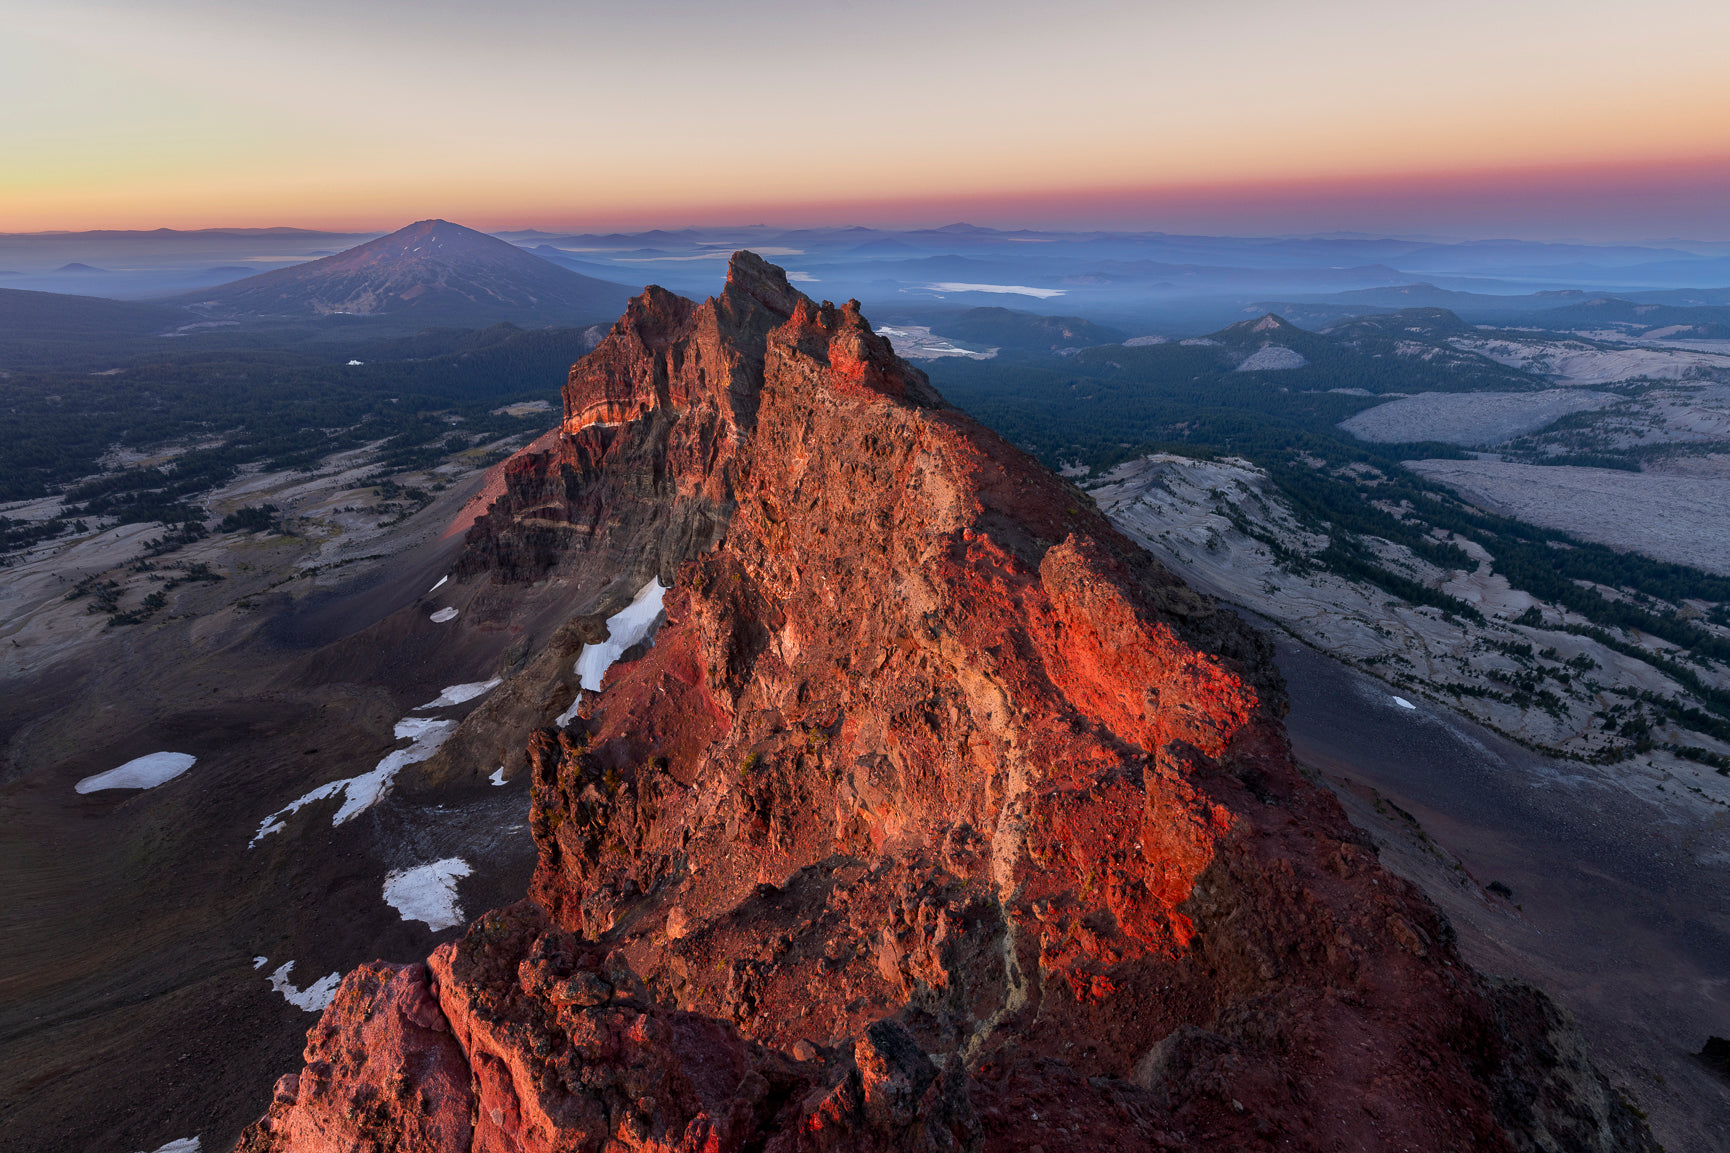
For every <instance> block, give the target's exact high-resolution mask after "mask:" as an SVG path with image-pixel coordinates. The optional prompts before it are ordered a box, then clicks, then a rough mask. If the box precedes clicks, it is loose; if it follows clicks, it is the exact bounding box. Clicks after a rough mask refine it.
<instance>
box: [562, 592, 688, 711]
mask: <svg viewBox="0 0 1730 1153" xmlns="http://www.w3.org/2000/svg"><path fill="white" fill-rule="evenodd" d="M666 595H667V590H666V589H665V588H663V587H662V585H661V581H660V579H659V578H658V577H650V578H649V583H648V584H646V585H644V586H643V587H642V588H641V589H639V590H638V591H637V595H636V597H635V599H633V600H632V601H631V603H630V604H628V605H626V606H625V607H624V608H622V609H620V610H619V611H618V612H616V613H614V614H613V615H612V616H610V617H608V618H607V639H606V640H604V641H602V642H601V643H600V644H597V645H584V646H583V651H582V652H581V653H579V654H578V656H577V663H576V669H575V671H576V674H577V680H578V681H579V682H580V683H581V684H582V686H583V688H585V689H587V690H589V691H590V692H591V693H593V692H599V691H600V688H601V678H602V677H603V676H604V675H606V672H607V670H608V669H609V668H611V667H612V664H613V662H614V661H616V660H618V659H619V657H620V656H622V655H623V654H624V651H625V650H626V649H628V648H630V647H631V646H632V645H634V644H636V643H637V642H638V641H640V640H642V639H643V638H644V637H645V636H647V635H648V633H649V629H650V628H651V627H652V626H653V625H654V623H655V619H656V618H657V617H659V616H660V615H661V600H662V598H663V597H665V596H666ZM571 707H572V708H575V707H576V703H575V702H572V705H571ZM561 723H568V722H561Z"/></svg>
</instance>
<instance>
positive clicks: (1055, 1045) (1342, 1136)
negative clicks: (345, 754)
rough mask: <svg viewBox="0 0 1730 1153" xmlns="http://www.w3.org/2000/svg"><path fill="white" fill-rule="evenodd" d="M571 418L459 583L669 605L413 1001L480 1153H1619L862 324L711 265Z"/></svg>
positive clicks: (1270, 716)
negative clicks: (596, 560) (469, 1113)
mask: <svg viewBox="0 0 1730 1153" xmlns="http://www.w3.org/2000/svg"><path fill="white" fill-rule="evenodd" d="M565 402H566V423H565V426H564V430H563V433H562V435H561V437H560V438H559V442H558V444H557V445H556V446H553V447H551V448H549V449H547V450H546V451H544V452H541V453H538V454H535V455H532V456H528V457H524V458H521V459H519V461H517V462H516V463H515V465H514V466H513V471H512V472H510V473H509V474H508V480H507V489H506V494H505V496H504V497H503V498H501V500H500V501H499V503H498V504H497V505H495V506H494V509H493V511H492V512H491V513H490V514H489V515H488V517H487V518H485V519H484V520H483V521H482V522H480V523H479V524H478V525H477V528H476V530H475V531H474V533H473V534H472V535H471V545H472V548H473V552H472V553H471V559H470V561H469V562H468V563H469V564H470V565H471V566H474V567H475V568H476V569H477V570H478V568H480V567H484V566H486V565H489V564H490V565H493V566H494V569H495V571H496V572H498V573H499V574H500V576H501V579H506V580H514V579H523V578H524V577H525V576H532V575H533V573H534V572H535V571H546V570H547V569H548V568H549V567H551V566H553V565H560V564H566V563H568V560H567V559H564V558H567V557H568V555H569V550H573V549H584V548H601V549H606V548H611V547H616V546H615V545H612V544H608V543H607V542H608V541H613V542H617V541H619V540H624V539H627V538H629V539H644V537H645V534H647V536H648V537H650V538H653V540H654V541H655V545H654V547H655V548H657V549H659V550H660V552H659V553H658V554H657V555H658V556H659V557H660V559H661V561H664V562H665V563H666V567H668V568H671V567H673V565H674V562H675V561H677V560H681V559H682V560H684V563H683V565H682V567H678V570H677V571H678V580H677V584H676V587H675V588H674V589H673V590H672V591H670V592H669V593H668V594H667V597H666V611H667V620H666V623H665V625H663V626H662V628H661V629H660V631H659V633H658V635H657V637H656V638H655V641H654V644H653V646H652V647H651V648H650V649H649V650H648V652H647V653H646V654H645V655H643V656H642V657H641V658H640V659H636V660H633V661H626V662H623V663H620V664H618V665H616V666H614V668H613V669H612V670H611V671H610V673H609V675H608V677H607V680H606V687H605V689H604V690H603V692H602V693H600V694H599V695H598V696H597V697H596V698H595V699H594V700H592V701H591V702H588V703H587V704H586V705H585V707H584V711H583V713H582V715H581V719H580V720H579V721H578V722H577V724H576V725H575V726H573V728H572V729H571V730H569V731H567V732H565V733H555V732H553V731H551V730H547V731H543V732H540V733H537V734H536V735H535V736H534V737H533V738H532V740H531V741H530V743H529V749H528V759H529V763H530V765H531V768H532V772H533V800H532V812H531V828H532V830H533V832H534V836H535V840H536V843H537V845H538V847H539V850H540V863H539V867H538V869H537V871H536V874H535V878H534V881H533V885H532V889H531V894H530V896H531V900H530V901H527V902H524V903H522V904H520V905H517V906H514V907H512V908H511V909H507V910H503V911H500V912H497V913H492V914H488V915H487V916H486V917H483V918H482V919H481V920H480V921H479V922H477V923H476V924H475V925H473V926H471V928H470V929H469V931H468V933H467V935H466V936H465V937H464V938H463V940H462V941H460V942H459V943H457V944H455V945H449V946H445V947H444V948H442V949H441V950H440V951H439V952H438V953H437V954H435V956H434V957H433V959H432V961H431V962H430V965H431V969H432V972H433V974H434V979H435V982H436V986H437V996H438V999H439V1003H440V1005H441V1007H442V1009H443V1013H444V1015H445V1017H446V1018H448V1020H449V1021H450V1022H451V1026H452V1030H453V1035H454V1037H455V1040H456V1042H457V1044H458V1045H459V1046H460V1048H461V1051H462V1053H463V1054H464V1056H465V1058H466V1060H467V1062H468V1067H469V1069H470V1070H471V1075H472V1079H473V1086H474V1089H473V1092H474V1095H475V1100H476V1102H477V1108H476V1121H475V1130H474V1137H473V1145H472V1147H473V1148H474V1149H476V1150H488V1151H492V1150H501V1151H502V1150H517V1149H524V1150H593V1151H596V1153H599V1151H600V1150H602V1149H606V1150H615V1149H619V1150H623V1149H631V1150H635V1149H644V1150H651V1149H652V1150H692V1151H695V1150H699V1149H702V1150H714V1151H716V1153H721V1151H728V1150H735V1149H746V1148H751V1149H764V1150H778V1151H788V1153H791V1151H794V1150H800V1151H803V1150H813V1151H815V1150H840V1149H847V1150H879V1149H880V1150H890V1149H922V1150H923V1149H931V1150H948V1149H985V1150H998V1149H1004V1150H1010V1149H1016V1150H1028V1149H1034V1148H1039V1149H1043V1150H1046V1151H1049V1153H1056V1151H1057V1150H1085V1149H1099V1150H1106V1149H1112V1150H1116V1149H1124V1148H1146V1149H1177V1148H1194V1149H1204V1148H1205V1149H1252V1148H1263V1147H1266V1148H1291V1149H1335V1148H1351V1149H1388V1150H1394V1149H1425V1150H1443V1149H1455V1150H1462V1151H1463V1150H1467V1149H1474V1150H1476V1149H1491V1150H1493V1149H1503V1150H1513V1149H1519V1150H1526V1149H1550V1148H1569V1149H1582V1150H1586V1149H1590V1150H1611V1149H1628V1150H1633V1149H1649V1148H1652V1146H1651V1144H1650V1140H1649V1138H1648V1137H1647V1136H1646V1134H1645V1130H1644V1127H1643V1126H1642V1125H1641V1124H1640V1122H1639V1121H1638V1120H1637V1118H1635V1117H1634V1116H1633V1115H1632V1114H1631V1113H1630V1112H1629V1111H1628V1110H1627V1109H1626V1108H1625V1107H1624V1106H1623V1105H1621V1103H1620V1102H1619V1100H1618V1099H1617V1098H1616V1097H1615V1095H1614V1094H1613V1093H1611V1092H1610V1091H1609V1090H1608V1087H1607V1086H1606V1085H1605V1084H1604V1083H1603V1080H1602V1078H1601V1077H1599V1076H1598V1074H1597V1073H1596V1072H1595V1071H1593V1070H1592V1069H1591V1067H1590V1064H1589V1062H1586V1061H1585V1060H1584V1058H1583V1056H1582V1054H1581V1050H1580V1048H1579V1044H1578V1041H1577V1039H1571V1038H1573V1035H1572V1034H1571V1033H1570V1031H1569V1029H1570V1027H1569V1025H1568V1023H1567V1022H1566V1020H1565V1019H1564V1018H1563V1017H1562V1016H1561V1015H1560V1014H1559V1012H1558V1011H1556V1010H1555V1009H1554V1007H1553V1006H1550V1005H1549V1003H1548V1002H1547V1001H1545V1000H1544V999H1543V998H1542V995H1541V994H1537V993H1536V992H1535V991H1531V990H1526V989H1523V988H1520V987H1512V986H1504V985H1500V984H1494V983H1491V982H1488V981H1486V980H1485V979H1484V978H1482V977H1480V976H1479V975H1477V974H1475V973H1474V972H1472V971H1471V970H1470V969H1469V968H1468V967H1466V966H1465V965H1464V964H1463V963H1462V961H1461V960H1460V958H1459V956H1458V954H1457V953H1456V952H1455V950H1454V947H1453V944H1452V934H1451V931H1450V929H1449V927H1448V925H1447V924H1446V922H1445V921H1444V920H1443V919H1442V917H1441V916H1440V914H1439V913H1438V912H1437V911H1436V910H1435V908H1434V907H1433V906H1431V905H1430V904H1429V903H1428V902H1427V901H1425V900H1424V899H1423V898H1422V897H1421V896H1420V895H1419V894H1418V893H1417V892H1416V890H1414V889H1413V888H1412V887H1411V886H1410V885H1408V884H1406V883H1404V882H1402V881H1400V880H1398V879H1397V878H1395V877H1394V876H1392V875H1391V874H1389V873H1388V872H1386V871H1385V870H1384V869H1382V868H1381V867H1380V865H1379V864H1378V863H1377V862H1376V860H1375V857H1374V854H1373V852H1372V851H1370V850H1369V849H1367V848H1366V847H1365V844H1364V842H1363V841H1362V839H1361V838H1360V836H1359V835H1358V834H1357V833H1356V832H1355V831H1354V830H1353V829H1352V827H1351V826H1350V825H1349V824H1348V822H1347V821H1346V819H1345V817H1344V815H1343V813H1342V811H1341V810H1340V808H1339V806H1338V805H1337V803H1336V802H1335V801H1334V799H1333V797H1332V795H1331V794H1329V793H1327V792H1325V791H1324V790H1322V789H1319V788H1317V787H1315V786H1312V785H1310V784H1309V783H1308V782H1306V781H1305V780H1304V779H1303V778H1302V776H1301V775H1300V774H1299V773H1298V772H1297V770H1296V768H1295V767H1294V765H1293V764H1292V760H1291V756H1290V751H1289V746H1288V744H1287V741H1286V738H1285V734H1284V732H1283V730H1282V728H1281V726H1280V724H1279V716H1280V714H1281V712H1282V710H1283V697H1282V686H1281V684H1280V681H1279V678H1278V675H1277V673H1276V672H1275V671H1274V669H1273V665H1272V662H1271V659H1270V649H1269V646H1268V645H1267V643H1266V641H1265V639H1264V638H1262V637H1260V636H1259V635H1258V634H1256V633H1254V632H1253V631H1251V630H1249V629H1248V628H1247V627H1245V626H1244V625H1243V624H1242V623H1241V622H1240V621H1239V620H1238V619H1237V618H1236V617H1235V616H1233V615H1231V614H1229V613H1226V612H1223V611H1221V610H1219V609H1218V608H1217V607H1216V606H1215V605H1214V604H1213V602H1211V601H1210V600H1208V599H1206V598H1204V597H1201V596H1199V595H1197V594H1195V593H1194V592H1192V591H1191V590H1189V589H1188V588H1186V587H1185V586H1184V585H1183V584H1182V583H1181V582H1180V581H1178V580H1177V579H1176V578H1175V577H1174V576H1172V575H1171V574H1170V573H1169V572H1167V571H1166V570H1164V569H1162V568H1160V567H1159V566H1158V565H1157V564H1156V563H1155V562H1153V561H1152V560H1151V559H1150V558H1148V557H1147V556H1146V554H1145V553H1142V552H1141V551H1140V550H1138V549H1137V548H1136V547H1135V546H1134V545H1132V544H1131V543H1130V542H1129V541H1127V540H1126V539H1124V538H1123V537H1122V536H1120V535H1119V534H1118V533H1117V532H1116V531H1115V530H1113V529H1112V528H1111V526H1110V525H1109V524H1108V523H1107V522H1106V520H1105V519H1104V518H1103V517H1102V516H1101V515H1100V514H1099V513H1098V511H1097V510H1096V509H1095V508H1094V507H1093V505H1092V503H1091V501H1090V500H1089V499H1088V498H1087V497H1086V496H1085V495H1083V494H1081V493H1080V492H1078V491H1077V490H1075V489H1074V488H1072V487H1070V486H1069V485H1067V484H1065V483H1064V482H1062V481H1060V480H1059V479H1058V478H1056V477H1054V476H1052V475H1051V474H1050V473H1049V472H1047V471H1045V470H1044V469H1042V468H1040V467H1039V466H1038V465H1037V464H1035V463H1034V462H1032V461H1031V460H1029V459H1028V458H1027V457H1026V456H1025V455H1024V454H1022V453H1021V452H1019V451H1018V450H1016V449H1014V448H1013V447H1011V446H1009V445H1007V444H1006V443H1004V442H1003V441H1002V440H1001V439H999V438H998V437H996V436H994V435H993V434H991V433H990V432H989V431H987V430H985V429H983V428H981V427H980V426H979V425H977V424H976V423H974V422H973V421H972V420H970V419H969V418H967V417H966V416H965V415H963V414H961V413H960V412H958V411H956V410H954V409H952V408H949V407H947V406H945V405H944V404H943V403H942V401H941V399H940V398H939V397H938V396H937V395H936V394H935V393H934V392H933V391H932V390H931V388H930V386H929V384H928V383H927V382H926V380H925V378H924V376H923V375H922V374H921V373H919V372H918V371H917V370H916V369H914V368H912V367H910V366H909V365H907V364H906V363H905V362H903V361H901V360H899V359H898V358H896V357H895V355H894V353H893V350H892V349H891V348H890V346H889V344H888V343H887V342H886V341H884V340H883V339H882V338H881V337H878V336H877V335H875V334H874V333H873V332H872V331H871V329H870V327H869V325H867V324H866V323H865V321H864V320H863V319H862V318H861V317H860V315H859V312H858V309H857V306H856V305H854V304H851V303H849V304H848V305H847V306H845V307H843V308H839V309H837V308H835V307H833V306H831V305H829V304H826V303H825V304H823V305H817V304H814V303H812V302H811V301H809V300H807V299H805V298H804V297H802V296H800V295H799V294H797V293H796V292H794V291H793V290H792V288H791V287H790V286H789V285H788V284H787V283H786V281H785V279H784V278H783V277H782V276H781V274H780V273H779V271H778V270H776V269H773V268H771V267H770V266H768V265H766V264H764V263H763V262H762V261H760V260H758V259H757V258H755V257H752V256H750V255H749V254H740V255H739V256H737V257H735V259H734V263H733V266H732V270H731V273H730V275H729V279H728V287H727V290H726V291H725V292H724V293H723V294H722V296H721V297H720V298H718V299H716V300H713V301H710V302H707V303H705V304H703V305H702V306H693V305H690V304H688V303H687V302H683V301H680V300H678V299H677V298H675V297H671V296H669V295H668V294H666V293H662V292H659V291H658V290H650V291H649V292H647V293H645V294H644V295H643V296H642V297H641V298H639V300H638V301H637V302H635V303H634V304H633V305H632V307H631V309H630V310H629V311H628V312H627V313H626V315H625V317H624V318H623V319H621V321H620V322H619V323H618V324H617V325H615V327H614V329H613V332H612V334H611V335H610V336H609V337H608V338H607V340H606V341H605V342H603V344H602V345H601V347H600V348H598V349H597V350H596V351H595V353H593V354H592V355H591V356H590V357H588V358H586V359H585V360H584V361H583V362H582V363H580V364H579V365H578V366H577V367H576V368H575V369H573V370H572V375H571V383H570V384H569V385H568V386H567V388H566V392H565ZM628 491H635V492H636V493H637V496H638V498H639V499H640V501H641V504H640V506H636V507H634V508H632V509H631V510H629V511H627V509H626V504H627V503H628V502H626V501H625V500H624V498H623V496H622V495H621V494H624V493H627V492H628ZM584 510H588V512H587V514H585V512H584ZM549 525H550V526H554V528H553V529H549V528H548V527H547V526H549ZM699 526H701V527H699ZM555 530H556V531H555ZM537 533H540V534H542V535H541V536H539V537H537V536H536V534H537ZM657 533H658V534H659V535H656V534H657ZM609 534H611V535H609ZM632 534H635V536H633V535H632ZM536 540H538V541H540V542H541V545H540V546H537V545H534V544H533V542H534V541H536ZM541 546H544V547H545V549H546V550H547V555H548V556H549V557H550V558H551V559H549V560H547V561H546V563H545V565H541V566H540V568H538V569H537V568H536V564H539V562H535V563H534V564H527V563H524V560H523V558H524V557H526V556H529V555H531V553H532V551H533V548H534V547H541ZM561 550H563V551H561ZM352 980H353V979H352V978H351V982H352ZM344 996H345V997H351V994H350V992H349V986H348V985H345V987H344ZM321 1028H322V1026H321ZM308 1053H309V1059H311V1057H312V1048H311V1047H309V1050H308ZM353 1076H354V1077H356V1078H360V1080H358V1081H356V1082H355V1084H354V1085H346V1084H345V1085H340V1086H339V1085H334V1084H333V1085H332V1086H331V1087H330V1088H328V1089H325V1090H321V1092H322V1094H323V1095H324V1096H325V1097H330V1098H333V1099H335V1100H338V1101H341V1100H344V1099H346V1098H345V1097H344V1096H343V1095H344V1094H348V1095H349V1096H351V1097H352V1096H354V1095H355V1094H358V1093H361V1092H363V1091H364V1089H365V1087H366V1084H367V1083H366V1081H365V1079H364V1077H363V1076H362V1075H361V1074H360V1073H356V1074H354V1075H353ZM310 1099H322V1098H321V1097H320V1095H319V1094H313V1095H312V1098H309V1095H308V1092H307V1091H306V1090H304V1089H303V1090H301V1091H300V1093H299V1095H298V1096H297V1098H296V1101H297V1104H296V1106H295V1108H298V1109H306V1108H309V1107H310V1106H309V1104H308V1102H309V1100H310ZM276 1117H277V1113H276V1110H275V1108H274V1107H273V1112H272V1115H271V1117H270V1118H267V1120H266V1122H264V1123H262V1124H263V1125H264V1126H270V1125H274V1124H276ZM276 1131H277V1130H274V1129H273V1130H270V1132H273V1133H274V1132H276ZM285 1131H286V1130H285ZM297 1132H298V1130H297ZM421 1134H422V1131H421V1130H416V1131H415V1132H414V1134H413V1135H411V1134H410V1133H409V1131H408V1130H406V1129H405V1130H403V1131H402V1134H401V1135H400V1136H399V1142H400V1144H399V1146H398V1147H400V1148H403V1149H416V1150H446V1149H457V1148H467V1147H468V1146H464V1145H461V1144H454V1145H453V1144H442V1145H441V1144H438V1143H437V1142H436V1141H435V1140H433V1139H432V1138H431V1137H427V1136H422V1135H421ZM308 1140H309V1141H310V1138H309V1139H308ZM278 1147H280V1148H295V1149H302V1148H304V1149H318V1148H324V1146H319V1145H316V1144H311V1143H303V1144H295V1143H293V1142H290V1143H288V1144H284V1145H280V1146H278Z"/></svg>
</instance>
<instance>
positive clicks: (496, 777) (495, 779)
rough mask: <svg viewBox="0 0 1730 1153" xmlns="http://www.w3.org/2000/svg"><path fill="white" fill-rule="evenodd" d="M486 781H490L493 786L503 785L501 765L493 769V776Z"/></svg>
mask: <svg viewBox="0 0 1730 1153" xmlns="http://www.w3.org/2000/svg"><path fill="white" fill-rule="evenodd" d="M487 780H489V781H491V782H492V783H493V784H495V785H502V784H504V783H505V767H504V766H503V765H500V766H499V767H498V768H496V769H494V770H493V775H492V776H490V777H488V778H487Z"/></svg>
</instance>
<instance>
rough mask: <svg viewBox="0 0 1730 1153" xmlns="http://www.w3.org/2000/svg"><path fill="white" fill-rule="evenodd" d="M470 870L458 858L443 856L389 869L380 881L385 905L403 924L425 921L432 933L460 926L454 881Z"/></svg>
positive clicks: (459, 909) (461, 912) (461, 921)
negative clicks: (429, 861) (430, 861)
mask: <svg viewBox="0 0 1730 1153" xmlns="http://www.w3.org/2000/svg"><path fill="white" fill-rule="evenodd" d="M472 872H473V870H472V869H470V868H469V863H468V862H467V861H465V860H463V859H462V858H461V857H446V858H445V859H444V860H442V861H434V862H433V863H432V864H430V865H420V866H418V867H416V868H413V869H392V870H391V871H390V872H389V873H386V874H385V878H384V901H385V904H387V905H389V906H390V907H391V908H393V909H395V910H396V911H397V912H398V913H401V914H402V919H403V920H405V921H425V922H426V927H427V928H429V929H431V930H433V931H434V932H435V933H436V932H437V931H438V930H440V929H448V928H450V927H451V926H452V925H460V924H462V923H463V920H464V918H463V910H462V906H461V905H459V904H457V880H458V879H459V878H462V877H466V876H468V875H469V874H470V873H472Z"/></svg>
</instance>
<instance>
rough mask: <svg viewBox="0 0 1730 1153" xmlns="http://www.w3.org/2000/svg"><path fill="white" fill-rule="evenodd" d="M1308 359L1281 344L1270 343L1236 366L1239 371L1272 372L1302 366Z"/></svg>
mask: <svg viewBox="0 0 1730 1153" xmlns="http://www.w3.org/2000/svg"><path fill="white" fill-rule="evenodd" d="M1308 363H1309V361H1307V360H1305V359H1304V356H1303V353H1301V352H1297V351H1296V350H1294V349H1290V348H1286V347H1285V346H1283V345H1278V344H1270V345H1268V346H1267V347H1266V348H1263V349H1260V350H1258V351H1256V352H1252V353H1250V355H1249V356H1248V357H1247V358H1246V359H1245V360H1244V362H1243V363H1242V364H1240V365H1238V366H1237V371H1239V372H1274V371H1277V370H1279V369H1282V368H1302V367H1304V366H1305V365H1307V364H1308Z"/></svg>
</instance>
